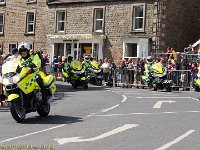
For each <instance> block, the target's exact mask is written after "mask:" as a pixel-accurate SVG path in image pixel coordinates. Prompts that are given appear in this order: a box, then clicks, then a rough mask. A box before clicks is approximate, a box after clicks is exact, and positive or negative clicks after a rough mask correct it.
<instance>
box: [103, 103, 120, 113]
mask: <svg viewBox="0 0 200 150" xmlns="http://www.w3.org/2000/svg"><path fill="white" fill-rule="evenodd" d="M118 106H119V104H117V105H115V106H113V107H110V108H108V109H103V110H102V111H101V112H107V111H109V110H112V109H115V108H117V107H118Z"/></svg>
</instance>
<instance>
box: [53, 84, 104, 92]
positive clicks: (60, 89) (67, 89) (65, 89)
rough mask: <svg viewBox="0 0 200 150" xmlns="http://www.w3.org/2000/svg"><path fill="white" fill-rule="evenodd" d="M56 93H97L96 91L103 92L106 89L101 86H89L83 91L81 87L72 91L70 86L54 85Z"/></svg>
mask: <svg viewBox="0 0 200 150" xmlns="http://www.w3.org/2000/svg"><path fill="white" fill-rule="evenodd" d="M56 87H57V92H79V91H97V90H105V88H107V87H103V86H89V87H88V89H83V88H82V87H78V88H77V89H74V88H73V87H72V86H71V85H69V84H66V85H63V84H56Z"/></svg>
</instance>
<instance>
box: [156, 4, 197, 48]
mask: <svg viewBox="0 0 200 150" xmlns="http://www.w3.org/2000/svg"><path fill="white" fill-rule="evenodd" d="M164 6H165V7H164V9H163V11H162V14H163V15H164V17H163V18H162V23H164V24H165V27H163V28H162V29H161V32H162V33H164V36H161V41H160V43H162V42H164V45H161V47H160V50H161V51H163V50H165V51H166V49H167V47H173V48H174V49H175V50H176V51H183V49H184V47H186V46H188V44H189V43H194V42H195V41H196V40H198V39H199V37H200V26H199V23H200V22H199V21H200V20H199V19H200V17H199V14H198V11H199V10H200V1H199V0H164ZM165 16H166V17H165Z"/></svg>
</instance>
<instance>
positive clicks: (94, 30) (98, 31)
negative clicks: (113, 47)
mask: <svg viewBox="0 0 200 150" xmlns="http://www.w3.org/2000/svg"><path fill="white" fill-rule="evenodd" d="M97 10H102V11H103V18H100V19H96V18H95V17H96V12H97ZM97 21H102V29H101V30H96V22H97ZM93 32H96V33H103V32H104V8H101V7H100V8H94V12H93Z"/></svg>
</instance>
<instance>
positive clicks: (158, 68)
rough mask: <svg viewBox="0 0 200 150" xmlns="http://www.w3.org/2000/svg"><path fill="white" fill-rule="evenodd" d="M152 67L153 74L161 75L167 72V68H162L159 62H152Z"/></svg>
mask: <svg viewBox="0 0 200 150" xmlns="http://www.w3.org/2000/svg"><path fill="white" fill-rule="evenodd" d="M152 68H153V71H154V75H155V76H158V77H163V76H165V75H166V74H167V69H166V68H164V67H163V66H162V64H160V63H156V64H153V66H152Z"/></svg>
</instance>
